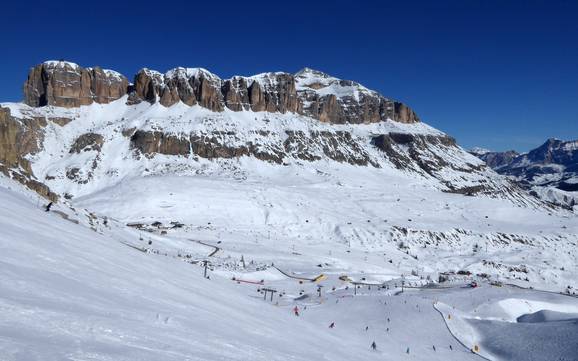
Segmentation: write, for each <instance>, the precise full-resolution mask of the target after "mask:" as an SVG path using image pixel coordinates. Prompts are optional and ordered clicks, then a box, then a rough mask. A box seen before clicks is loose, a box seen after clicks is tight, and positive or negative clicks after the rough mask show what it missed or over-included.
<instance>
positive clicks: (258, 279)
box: [0, 62, 578, 361]
mask: <svg viewBox="0 0 578 361" xmlns="http://www.w3.org/2000/svg"><path fill="white" fill-rule="evenodd" d="M71 79H72V80H71ZM126 82H127V81H126V78H124V77H122V76H120V75H116V74H115V73H113V72H110V71H105V70H102V69H100V68H87V69H84V68H81V67H78V66H76V65H74V64H69V63H62V62H54V63H45V64H42V65H40V66H39V67H36V68H34V69H32V70H31V73H30V75H29V79H28V81H27V87H26V89H27V97H26V98H27V101H26V102H27V103H28V104H23V103H3V104H0V137H1V140H2V141H1V142H0V172H1V173H3V174H4V175H5V176H7V177H4V176H2V175H0V176H1V177H0V181H1V183H0V185H1V187H0V226H1V227H2V230H3V232H2V233H1V234H0V248H1V249H2V252H0V262H1V264H2V265H3V266H2V267H1V268H0V277H1V279H0V281H1V282H0V287H2V288H1V289H0V307H2V311H6V312H3V314H7V315H9V316H6V318H4V319H2V320H0V351H1V352H0V360H2V361H4V360H3V359H2V358H1V356H3V355H4V354H6V355H8V356H6V357H5V358H6V359H7V360H16V359H22V358H24V359H53V360H60V359H82V360H84V359H95V360H110V359H115V360H117V359H120V360H123V359H126V360H143V359H144V360H146V359H151V360H152V359H161V358H162V359H169V360H170V359H175V360H182V359H191V360H195V359H199V360H213V359H215V360H216V359H226V360H229V359H239V360H245V359H255V360H259V359H263V360H272V359H279V360H281V359H294V360H319V359H327V360H341V359H343V360H345V359H347V360H351V359H368V360H371V359H383V358H384V357H390V358H394V359H396V358H401V357H411V358H414V359H421V360H438V359H439V360H467V359H470V358H471V359H475V358H477V357H478V356H476V355H474V354H472V353H471V352H470V349H471V348H473V347H474V345H477V346H478V347H479V346H480V345H482V347H483V351H476V352H478V353H480V354H482V355H484V356H487V357H490V358H492V359H497V360H501V359H516V357H518V355H520V354H521V352H523V351H521V350H522V349H523V347H524V343H523V342H522V343H520V342H517V343H516V350H515V352H514V353H511V354H508V353H507V352H506V351H505V350H504V346H503V344H498V345H494V344H492V343H491V342H488V339H487V337H488V335H492V336H491V337H494V336H493V335H494V332H495V330H496V329H500V327H503V326H504V325H503V324H501V323H500V324H497V325H494V324H492V325H491V327H490V328H487V327H485V325H481V326H480V325H478V324H475V321H471V320H472V318H475V317H476V316H475V313H476V309H477V308H478V306H479V307H484V308H487V309H488V312H487V313H484V317H487V319H488V320H490V321H492V322H493V321H495V319H494V318H495V312H494V311H496V309H499V307H501V306H500V305H504V303H503V302H502V301H503V300H506V299H509V298H513V297H516V298H517V299H524V300H530V299H532V300H535V301H540V302H542V301H544V302H549V303H552V302H554V301H555V302H554V303H562V304H572V303H573V302H574V301H575V299H574V298H572V297H571V295H573V294H575V293H576V288H577V287H578V281H577V280H578V264H577V262H576V256H577V253H576V252H577V251H578V249H577V244H576V239H577V235H578V222H577V218H576V215H575V214H574V213H572V212H569V211H568V210H564V209H560V208H556V207H553V206H551V205H548V204H546V203H545V202H542V201H540V200H539V199H538V198H536V197H534V196H532V195H531V194H529V193H527V192H526V191H525V190H523V189H521V188H519V187H518V186H517V185H516V184H514V183H513V182H511V181H510V180H508V179H506V178H505V177H503V176H501V175H499V174H497V173H496V172H494V171H493V170H492V169H491V168H489V167H488V166H487V165H486V164H485V163H484V162H483V161H481V160H480V159H478V158H476V157H475V156H473V155H471V154H469V153H468V152H466V151H464V150H463V149H462V148H461V147H459V145H457V144H456V142H455V141H454V140H453V139H452V138H451V137H450V136H448V135H446V134H444V133H442V132H440V131H438V130H436V129H434V128H432V127H430V126H428V125H427V124H425V123H422V122H420V121H419V119H418V118H417V116H416V115H415V113H414V112H413V111H412V110H411V109H409V108H408V107H407V106H405V105H403V104H401V103H399V102H395V101H392V100H390V99H388V98H385V97H383V96H381V95H379V94H378V93H376V92H374V91H371V90H369V89H367V88H365V87H363V86H362V85H360V84H358V83H355V82H351V81H346V80H340V79H337V78H334V77H331V76H329V75H327V74H324V73H321V72H318V71H314V70H311V69H304V70H302V71H300V72H298V73H297V74H295V75H292V74H288V73H280V72H278V73H264V74H260V75H256V76H251V77H233V78H231V79H227V80H222V79H220V78H219V77H218V76H216V75H214V74H212V73H210V72H209V71H207V70H205V69H200V68H176V69H173V70H171V71H168V72H166V73H160V72H155V71H152V70H148V69H143V70H142V71H140V72H139V73H138V74H137V76H136V77H135V82H134V84H132V85H127V88H126V89H124V88H123V84H125V83H126ZM107 84H108V86H109V87H108V88H107ZM43 104H46V105H44V106H38V105H43ZM8 178H12V179H13V180H16V181H18V182H19V183H15V182H14V181H13V180H10V179H8ZM20 184H24V185H26V187H28V188H29V189H34V190H35V191H36V192H37V193H38V194H41V195H42V196H44V197H46V198H49V199H51V200H54V201H56V200H57V199H58V201H57V202H56V203H55V205H54V206H53V208H52V210H51V211H50V212H43V211H42V209H43V206H44V205H45V204H46V203H47V202H48V201H47V200H45V199H44V198H42V200H41V198H37V196H35V195H34V194H32V193H31V192H30V191H29V190H27V189H24V188H22V187H21V185H20ZM204 264H205V265H206V271H207V272H208V274H209V276H210V280H209V279H206V278H204V277H203V276H202V275H203V272H204V269H203V267H202V265H204ZM232 280H234V281H235V282H232ZM438 280H439V281H440V282H441V283H440V284H438V282H437V281H438ZM444 280H447V281H445V282H442V281H444ZM473 280H476V281H478V282H479V283H480V285H482V290H479V289H476V290H473V289H471V288H469V287H467V285H468V284H469V282H471V281H473ZM490 282H492V283H493V284H494V285H500V284H506V285H505V286H504V287H503V288H497V289H494V288H492V287H490ZM508 284H511V285H508ZM514 284H515V285H517V286H521V287H533V288H537V289H540V290H548V291H552V292H554V293H553V294H550V293H544V296H542V293H538V292H532V291H528V290H523V289H518V288H515V287H514V286H513V285H514ZM402 285H403V286H408V285H409V286H410V287H412V288H411V289H412V290H415V291H407V290H406V292H404V293H400V291H401V287H400V286H402ZM424 285H427V287H425V288H423V286H424ZM319 286H321V287H319ZM263 287H267V288H269V289H273V290H275V292H276V293H275V294H274V295H273V298H269V297H271V294H270V293H269V294H267V295H264V294H263V290H262V289H263ZM366 287H367V288H366ZM466 287H467V288H466ZM259 291H260V293H258V292H259ZM358 292H359V295H358ZM557 292H563V293H566V294H569V295H570V296H568V297H564V296H560V295H558V294H557ZM264 296H265V298H266V300H269V301H266V300H263V297H264ZM358 296H360V297H358ZM474 299H475V300H474ZM437 300H441V301H442V303H440V304H439V305H438V306H439V307H437V306H436V307H435V308H434V303H435V301H437ZM454 300H455V301H454ZM486 300H487V301H486ZM553 300H554V301H553ZM474 301H475V302H474ZM444 305H445V306H444ZM295 306H297V307H299V309H300V312H301V314H300V316H299V317H296V316H294V315H292V314H291V310H292V309H293V307H295ZM306 307H307V308H306ZM444 307H450V308H452V309H453V307H456V311H455V314H454V316H455V319H456V321H457V322H456V324H457V327H453V326H452V325H451V324H449V323H447V321H446V322H445V323H444V319H446V316H447V315H445V314H444V312H445V311H444V310H445V309H444ZM564 307H566V306H564ZM564 307H559V308H555V309H553V308H549V309H548V310H550V311H555V312H566V311H567V309H573V308H572V307H573V306H568V307H566V308H564ZM410 310H411V312H410ZM565 310H566V311H565ZM490 311H491V312H490ZM527 311H528V312H525V313H524V314H533V313H535V312H540V311H542V309H534V308H533V309H531V310H527ZM530 311H531V312H530ZM440 312H441V315H440ZM497 312H498V313H500V311H497ZM572 312H574V311H572ZM384 314H385V315H384ZM400 315H403V317H400ZM539 315H542V313H540V314H539ZM440 316H443V317H440ZM519 316H522V314H520V315H519ZM536 317H537V316H532V315H530V316H527V317H526V318H530V319H535V318H536ZM548 317H550V316H548ZM569 317H570V316H567V315H562V316H561V318H562V319H564V320H565V319H567V318H569ZM390 319H391V320H390ZM119 320H121V322H119ZM331 322H335V323H336V324H337V327H336V328H328V325H329V324H330V323H331ZM500 322H502V321H500ZM504 322H509V321H504ZM542 326H543V325H542ZM508 327H510V326H508ZM508 327H507V328H508ZM512 327H514V328H515V330H518V331H520V332H522V333H523V337H524V338H527V337H532V334H529V333H528V332H526V331H527V330H526V328H527V327H534V326H528V323H527V322H526V325H524V326H520V327H522V328H524V329H523V330H522V329H521V328H520V327H518V326H512ZM562 329H563V330H564V331H563V332H565V333H564V334H560V335H559V336H560V339H563V340H565V338H564V337H565V335H566V334H567V333H566V332H574V331H575V328H572V327H570V328H566V327H565V326H564V327H563V328H561V330H562ZM515 330H514V331H515ZM568 330H569V331H568ZM510 331H512V332H514V331H513V330H512V329H509V328H508V332H510ZM548 332H550V331H548ZM534 338H535V340H532V341H531V342H532V343H533V344H537V345H543V343H540V342H541V341H540V338H539V337H537V334H534ZM372 341H376V343H377V344H378V348H377V350H376V351H371V350H370V349H369V345H370V344H371V342H372ZM458 341H459V342H458ZM460 342H461V344H460ZM69 345H73V346H69ZM449 345H452V348H451V349H450V348H449ZM434 346H435V347H434ZM436 347H437V348H436ZM557 347H558V346H557ZM486 349H487V350H486ZM30 350H31V351H30ZM570 351H573V349H570ZM408 353H409V354H410V355H411V356H408ZM568 354H569V353H566V351H564V350H561V346H560V347H559V349H558V350H557V352H556V353H552V354H548V353H547V352H546V353H541V354H540V353H538V354H537V355H556V356H560V357H566V356H567V355H568ZM570 354H571V353H570ZM504 355H510V356H511V355H516V356H515V357H514V356H512V357H510V356H508V357H506V356H504Z"/></svg>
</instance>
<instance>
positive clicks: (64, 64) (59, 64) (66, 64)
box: [43, 60, 80, 70]
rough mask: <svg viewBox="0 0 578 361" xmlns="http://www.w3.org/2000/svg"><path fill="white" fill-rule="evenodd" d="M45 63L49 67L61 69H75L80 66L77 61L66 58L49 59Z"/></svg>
mask: <svg viewBox="0 0 578 361" xmlns="http://www.w3.org/2000/svg"><path fill="white" fill-rule="evenodd" d="M43 64H44V65H46V67H47V68H52V69H54V68H60V69H64V68H70V69H74V70H77V69H79V68H80V66H79V65H78V64H76V63H73V62H70V61H65V60H47V61H45V62H44V63H43Z"/></svg>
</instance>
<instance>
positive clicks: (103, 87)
mask: <svg viewBox="0 0 578 361" xmlns="http://www.w3.org/2000/svg"><path fill="white" fill-rule="evenodd" d="M127 89H128V80H127V79H126V78H125V77H124V76H122V75H120V74H119V73H117V72H114V71H111V70H103V69H101V68H99V67H95V68H86V69H85V68H82V67H80V66H78V65H76V64H73V63H69V62H64V61H49V62H45V63H43V64H40V65H37V66H35V67H34V68H32V69H31V70H30V72H29V73H28V79H27V80H26V83H25V84H24V101H25V103H26V104H28V105H30V106H33V107H41V106H45V105H54V106H57V107H65V108H73V107H79V106H81V105H90V104H92V103H93V102H96V103H101V104H105V103H109V102H111V101H114V100H117V99H119V98H121V97H122V96H124V95H125V94H126V92H127Z"/></svg>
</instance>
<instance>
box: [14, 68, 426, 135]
mask: <svg viewBox="0 0 578 361" xmlns="http://www.w3.org/2000/svg"><path fill="white" fill-rule="evenodd" d="M126 94H129V98H128V101H127V102H128V104H136V103H139V102H142V101H146V102H149V103H156V102H158V103H160V104H161V105H163V106H165V107H170V106H172V105H174V104H176V103H178V102H182V103H183V104H186V105H188V106H193V105H199V106H201V107H204V108H207V109H210V110H212V111H215V112H221V111H223V110H225V108H227V109H230V110H232V111H248V110H251V111H254V112H278V113H287V112H291V113H296V114H302V115H306V116H309V117H312V118H315V119H318V120H320V121H322V122H326V123H335V124H345V123H351V124H359V123H374V122H380V121H385V120H387V119H391V120H394V121H397V122H402V123H416V122H419V118H418V116H417V115H416V114H415V112H414V111H413V110H411V109H410V108H409V107H407V106H406V105H405V104H403V103H400V102H397V101H394V100H391V99H388V98H385V97H383V96H382V95H380V94H379V93H377V92H374V91H371V90H369V89H367V88H365V87H364V86H362V85H360V84H358V83H356V82H353V81H350V80H341V79H337V78H334V77H331V76H329V75H327V74H325V73H322V72H319V71H316V70H312V69H308V68H305V69H303V70H301V71H299V72H298V73H296V74H290V73H284V72H276V73H263V74H259V75H255V76H251V77H242V76H235V77H233V78H231V79H226V80H223V79H221V78H219V77H218V76H216V75H215V74H212V73H211V72H209V71H207V70H205V69H202V68H175V69H172V70H169V71H168V72H166V73H165V74H161V73H159V72H157V71H154V70H149V69H146V68H145V69H142V70H140V71H139V72H138V73H137V74H136V75H135V77H134V84H133V85H129V83H128V80H127V79H126V78H125V77H124V76H122V75H120V74H119V73H116V72H114V71H110V70H103V69H101V68H99V67H94V68H82V67H80V66H78V65H76V64H73V63H69V62H64V61H50V62H45V63H43V64H40V65H37V66H36V67H34V68H32V69H31V70H30V73H29V74H28V79H27V81H26V83H25V84H24V98H25V102H26V104H28V105H30V106H33V107H39V106H45V105H54V106H59V107H67V108H72V107H79V106H81V105H89V104H92V103H93V102H96V103H100V104H103V103H109V102H111V101H114V100H117V99H119V98H121V97H122V96H124V95H126Z"/></svg>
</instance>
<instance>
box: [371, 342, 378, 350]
mask: <svg viewBox="0 0 578 361" xmlns="http://www.w3.org/2000/svg"><path fill="white" fill-rule="evenodd" d="M371 348H372V349H373V351H375V350H377V345H376V344H375V341H373V342H372V343H371Z"/></svg>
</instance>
